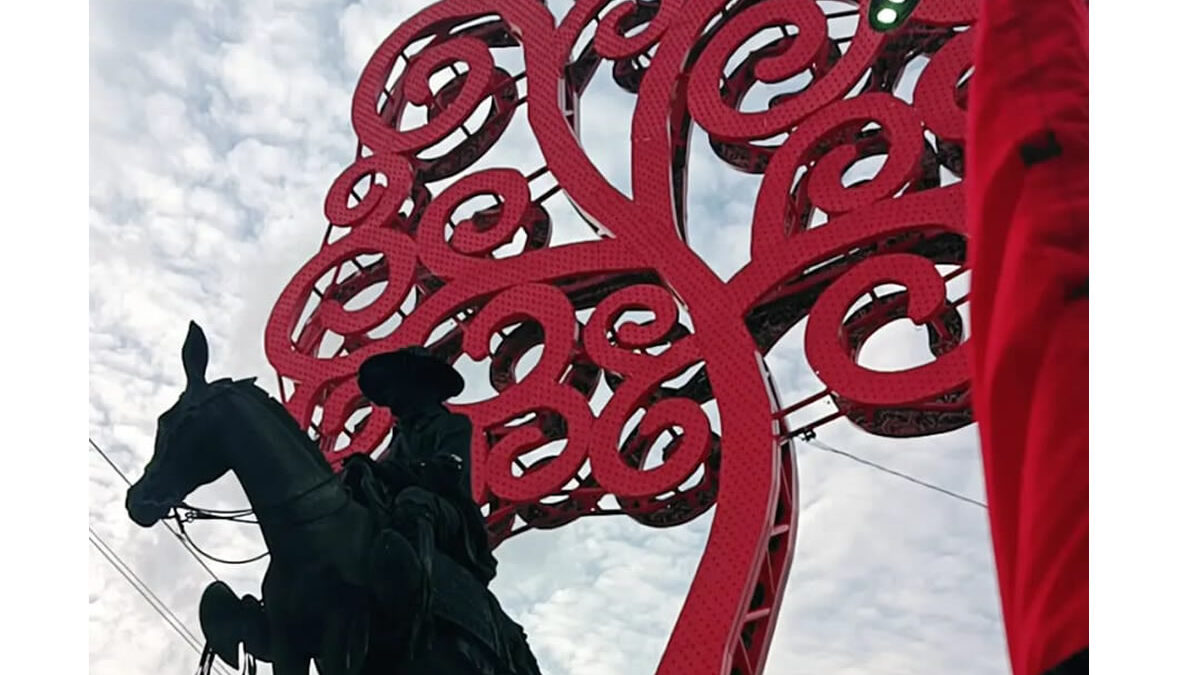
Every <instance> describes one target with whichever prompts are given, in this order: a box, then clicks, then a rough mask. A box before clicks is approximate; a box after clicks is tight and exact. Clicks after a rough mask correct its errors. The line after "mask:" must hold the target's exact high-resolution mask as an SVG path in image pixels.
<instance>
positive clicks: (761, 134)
mask: <svg viewBox="0 0 1200 675" xmlns="http://www.w3.org/2000/svg"><path fill="white" fill-rule="evenodd" d="M864 12H865V3H864V6H863V7H858V6H856V5H854V4H849V3H837V2H822V3H820V4H818V3H817V2H815V1H810V0H764V1H758V2H754V1H750V0H743V1H741V2H738V1H733V2H726V3H722V2H719V1H717V0H688V1H687V2H684V1H683V0H661V1H660V2H652V1H649V0H638V1H636V2H630V1H628V0H625V1H612V0H580V1H578V2H576V3H575V5H574V7H573V8H572V9H571V10H570V11H569V12H568V13H567V15H566V16H565V18H563V19H562V21H561V22H556V20H555V18H554V17H553V16H552V14H551V13H550V11H549V10H548V9H547V8H546V7H544V6H543V5H541V4H539V3H537V2H534V1H532V0H490V1H486V0H443V1H442V2H439V3H437V4H434V5H433V6H431V7H429V8H427V9H425V10H423V11H421V12H420V13H418V14H417V15H415V16H413V17H412V18H411V19H409V20H408V21H405V22H404V23H403V24H402V25H400V26H399V27H398V28H397V29H396V30H395V31H394V32H393V33H392V34H391V35H389V36H388V37H387V39H386V40H384V42H383V44H382V45H380V46H379V48H378V49H377V50H376V52H375V53H374V55H373V56H372V57H371V59H370V62H369V63H368V64H367V66H366V68H365V69H364V71H363V74H362V76H361V79H360V80H359V83H358V86H357V88H356V90H355V92H354V99H353V113H352V115H353V116H352V119H353V127H354V131H355V133H356V135H357V137H358V140H359V148H358V152H357V158H356V159H355V161H354V162H353V163H352V164H351V165H350V166H349V167H347V168H346V169H345V171H344V172H343V173H342V174H341V175H340V176H339V177H337V179H336V180H335V181H334V182H333V185H332V187H331V188H330V191H329V193H328V198H327V200H326V204H325V217H326V219H327V220H328V223H329V226H328V229H327V232H326V236H325V240H324V242H323V244H322V246H321V248H320V250H319V251H318V253H317V254H316V255H315V256H314V257H313V258H312V259H311V260H310V261H309V262H308V263H306V264H305V265H304V266H303V267H302V268H301V270H300V271H299V272H298V273H297V274H296V275H295V277H294V278H293V279H292V281H291V282H290V283H289V284H288V286H287V287H286V289H285V290H284V291H283V293H282V295H281V297H280V299H279V301H278V303H277V304H276V306H275V308H274V310H273V311H272V314H271V317H270V320H269V323H268V326H267V334H266V347H267V354H268V358H269V359H270V362H271V363H272V365H273V366H274V367H275V368H276V370H277V371H278V373H279V376H280V384H281V389H282V392H283V396H284V399H285V402H286V405H287V407H288V409H289V410H290V411H291V413H292V414H293V415H294V416H295V418H296V419H297V420H299V421H300V423H301V425H302V426H304V427H306V428H309V429H310V431H311V432H312V434H313V435H314V436H315V437H316V438H317V439H318V441H319V443H320V446H321V448H322V450H323V451H324V453H325V455H326V456H327V457H328V458H329V461H330V462H331V463H332V464H334V465H335V466H337V465H338V464H339V463H340V462H341V461H342V460H343V459H344V458H345V457H347V456H348V455H349V454H351V453H360V452H373V451H375V450H377V449H378V448H380V447H381V446H382V444H383V443H384V442H385V441H386V436H387V434H388V433H389V429H390V422H391V420H390V418H389V415H388V412H387V411H386V410H381V409H375V408H372V407H371V406H370V405H369V404H368V403H367V402H366V401H365V399H364V398H363V397H362V395H361V393H360V392H359V390H358V388H357V385H356V383H355V378H354V373H355V371H356V369H357V367H358V365H359V364H360V363H362V361H363V360H364V359H365V358H367V357H368V356H370V355H372V354H376V353H379V352H382V351H388V350H392V349H395V348H398V347H400V346H404V345H411V344H425V345H428V346H430V347H431V348H433V349H434V351H435V352H437V353H439V354H441V355H442V356H444V357H445V358H447V359H449V360H450V361H451V362H458V363H462V360H463V359H470V360H472V361H475V362H480V361H482V362H485V363H486V365H487V368H488V372H489V377H488V378H487V379H488V380H489V381H488V382H487V383H475V384H476V385H478V386H484V385H485V384H487V385H490V387H491V390H492V394H491V395H490V396H488V397H485V398H484V399H483V400H479V401H476V402H472V403H468V404H462V405H456V406H454V407H455V408H456V410H457V411H459V412H462V413H464V414H467V415H469V416H470V417H471V419H472V420H473V422H474V425H475V429H476V436H475V439H474V445H473V448H472V453H473V455H472V461H473V466H474V467H475V470H474V472H473V479H474V485H473V489H474V492H475V496H476V498H477V500H478V501H479V503H480V504H481V505H482V506H483V507H484V508H485V509H486V513H487V519H488V524H489V529H490V532H491V535H492V539H493V544H494V545H497V544H499V543H500V542H501V541H503V540H504V539H505V538H507V537H510V536H512V535H514V534H517V533H519V532H521V531H524V530H526V529H529V528H553V527H559V526H562V525H565V524H567V523H569V522H571V521H572V520H574V519H576V518H579V517H583V516H587V515H593V514H599V513H607V512H614V511H616V512H621V513H624V514H626V515H628V516H629V517H631V518H634V519H635V520H637V521H638V522H640V523H643V524H645V525H648V526H654V527H669V526H673V525H678V524H680V523H685V522H687V521H689V520H691V519H694V518H696V517H697V516H699V515H700V514H702V513H704V512H705V511H706V510H708V509H709V508H711V507H712V506H713V505H714V504H715V503H717V502H718V501H719V502H720V503H721V508H720V509H718V510H717V512H716V514H715V517H714V519H713V524H712V531H711V534H710V536H709V541H708V546H707V548H706V550H705V552H704V555H703V557H702V559H701V561H700V565H699V568H698V571H697V574H696V578H695V580H694V581H693V584H692V587H691V590H690V592H689V594H688V597H687V600H686V601H685V603H684V606H683V609H682V612H681V614H680V617H679V620H678V623H677V625H676V627H675V629H674V632H673V633H672V635H671V638H670V640H669V642H668V645H667V649H666V652H665V653H664V655H663V657H662V659H661V661H660V664H659V667H658V671H657V672H658V673H660V674H671V675H674V674H682V673H689V674H691V673H739V674H740V675H750V674H751V673H760V672H762V669H763V667H764V663H765V659H766V652H767V647H768V644H769V642H770V638H771V633H772V631H773V627H774V622H775V618H776V616H777V612H778V609H779V604H780V601H781V599H782V595H783V584H784V582H785V580H786V577H787V571H788V567H789V565H790V561H791V553H792V550H793V544H794V541H793V531H794V526H795V519H796V512H795V494H794V490H795V469H794V465H793V461H792V456H791V451H790V447H789V443H790V441H789V439H790V438H792V437H794V436H795V435H797V434H808V433H811V431H812V430H813V429H814V428H815V427H816V426H818V425H819V424H822V423H825V422H828V421H830V420H831V419H834V418H837V417H842V416H844V417H846V418H847V419H849V420H850V421H851V422H853V423H854V424H856V425H858V426H860V427H861V428H863V429H865V430H867V431H869V432H871V433H875V434H879V435H885V436H894V437H899V436H919V435H928V434H935V433H940V432H944V431H948V430H951V429H954V428H958V427H961V426H963V425H965V424H968V423H970V421H971V416H970V411H969V407H968V406H969V396H968V387H967V385H968V382H967V364H966V360H965V352H964V337H963V320H962V316H961V314H960V312H959V309H960V304H961V299H959V300H954V301H951V300H950V299H948V297H947V286H946V283H947V281H946V278H944V277H943V276H942V273H941V272H939V268H940V269H943V270H944V269H946V268H947V266H949V267H950V268H951V269H954V270H955V271H954V272H951V273H950V274H952V275H954V274H958V273H959V272H961V271H962V265H963V263H964V260H965V238H964V222H963V210H964V205H963V196H962V192H961V188H960V186H959V185H957V182H958V180H959V178H960V177H961V173H962V165H963V154H962V147H963V139H964V135H965V121H964V120H965V118H964V106H965V102H966V96H965V91H966V90H965V83H966V79H967V78H966V76H967V75H968V74H969V66H970V62H969V60H970V54H971V39H972V34H971V30H970V28H969V27H970V25H971V24H972V22H973V21H974V18H975V3H974V2H967V1H959V2H953V1H949V0H924V2H922V3H921V4H920V6H919V7H918V8H917V10H916V11H915V13H914V14H913V15H912V16H911V17H910V18H909V19H908V21H907V23H906V24H905V26H904V27H902V28H901V29H899V30H896V31H894V32H890V33H887V34H886V35H884V34H881V33H877V32H874V31H872V30H871V29H870V28H869V27H868V22H867V21H866V18H865V14H864ZM763 34H767V35H769V36H773V37H772V38H771V39H769V40H767V41H765V42H764V41H763V40H762V39H761V38H760V36H761V35H763ZM752 39H753V40H757V42H756V43H755V44H761V46H758V47H756V48H754V49H750V50H741V51H739V47H741V46H743V45H746V44H747V43H749V42H750V41H751V40H752ZM505 50H519V52H520V53H521V56H522V57H523V63H524V64H525V68H526V69H525V71H524V72H509V70H506V69H505V68H504V67H502V66H501V65H499V64H498V63H499V62H498V59H497V57H496V55H497V54H501V53H503V52H504V51H505ZM747 51H748V53H746V54H745V55H744V56H739V54H742V53H744V52H747ZM734 57H738V60H737V61H736V62H735V61H733V59H734ZM605 62H610V63H611V65H609V66H607V67H608V69H609V72H610V73H611V77H612V78H613V80H614V81H615V82H616V84H617V85H618V86H619V87H620V88H622V89H624V90H625V91H627V92H628V93H629V94H630V95H631V96H635V97H636V104H635V108H634V113H633V122H632V139H631V140H632V143H631V147H632V157H630V162H631V164H630V166H631V168H632V171H631V174H632V191H631V195H629V196H627V195H626V194H624V193H622V192H621V191H620V190H618V189H617V188H615V187H614V186H613V185H612V184H610V183H609V181H607V180H606V179H605V178H604V176H603V175H602V174H601V172H600V171H599V170H598V169H597V167H596V166H595V164H594V163H593V162H592V161H591V160H590V159H589V158H588V157H587V155H586V154H585V153H584V151H583V148H582V146H581V144H580V141H579V134H580V126H579V119H580V115H581V114H585V113H586V111H585V110H581V109H580V108H581V101H582V95H583V93H584V91H585V90H586V89H587V88H588V86H589V84H590V83H592V82H593V80H594V78H595V77H596V75H598V74H599V73H600V72H601V67H602V66H603V65H605ZM921 64H923V65H924V69H923V71H922V72H921V75H920V77H919V79H918V81H917V84H916V87H915V90H914V92H913V94H912V96H911V99H912V100H911V102H907V101H905V100H902V99H901V98H899V97H897V96H896V95H895V94H896V88H897V85H898V83H899V82H900V80H901V79H902V75H903V74H904V73H905V71H906V69H908V68H914V67H917V66H919V65H921ZM792 81H796V82H799V84H797V85H796V87H794V90H791V91H785V92H783V93H780V94H778V95H776V96H775V97H774V98H772V99H771V100H770V104H769V106H767V107H766V108H765V109H763V110H760V111H748V110H746V109H745V107H746V106H744V101H745V99H746V98H747V96H748V94H749V93H750V92H751V90H752V89H753V88H754V87H756V86H764V85H771V84H779V83H787V82H792ZM434 82H440V83H441V84H440V85H438V86H435V85H434V84H433V83H434ZM521 107H524V111H523V112H524V116H523V118H525V119H527V120H528V124H529V127H530V128H531V130H532V133H533V135H534V137H535V138H536V140H537V146H538V147H537V148H536V149H531V150H536V151H538V152H540V154H541V156H542V158H543V160H544V162H545V166H544V167H543V168H542V169H540V170H538V171H534V172H531V173H522V172H520V171H517V170H515V169H505V168H489V169H482V170H472V166H473V165H475V164H476V163H477V161H478V160H480V158H482V157H483V156H485V155H486V154H487V153H488V151H489V150H490V149H491V148H492V147H493V146H494V145H495V144H496V143H497V141H498V140H499V139H501V138H502V137H503V135H504V134H505V133H506V132H508V131H509V129H510V128H511V127H512V125H513V124H515V123H516V120H519V119H522V117H520V116H518V115H517V113H518V112H519V109H520V108H521ZM414 113H415V114H416V116H417V117H418V118H419V119H420V123H418V124H416V125H415V126H414V125H412V124H411V123H410V122H409V121H408V120H410V119H411V118H412V117H413V115H414ZM693 125H696V126H699V127H700V128H702V129H703V130H704V131H705V132H706V133H707V134H708V136H709V139H710V146H711V150H712V152H714V153H715V155H716V156H717V157H719V158H720V159H721V160H722V161H723V162H725V163H726V164H728V165H729V166H731V167H733V168H734V169H736V170H739V171H742V172H746V173H749V174H756V175H761V176H762V181H761V186H760V188H759V192H758V195H757V200H756V205H755V210H754V213H753V221H752V223H751V233H752V243H751V260H750V262H749V263H748V264H747V265H746V266H745V267H744V268H743V269H742V270H740V271H739V272H738V273H737V274H736V275H735V276H734V277H733V278H731V279H730V280H729V281H728V282H724V281H722V280H721V279H720V278H718V277H717V276H716V275H715V274H714V273H713V272H712V271H710V269H709V268H708V267H707V266H706V265H705V263H704V262H703V261H702V260H700V259H699V258H698V257H697V255H696V254H695V253H694V252H693V250H692V249H690V248H689V247H688V245H687V243H686V241H687V232H688V226H687V220H686V210H685V208H684V202H685V187H686V184H687V179H686V172H687V160H688V147H689V138H690V132H691V130H692V129H693ZM867 157H885V158H886V159H885V160H884V161H883V164H882V166H881V167H880V169H879V171H878V173H877V174H876V175H875V176H874V177H872V178H870V179H868V180H865V181H860V182H859V183H857V184H851V185H845V184H844V183H843V175H844V174H845V173H846V170H847V168H848V167H850V166H851V165H852V164H854V163H855V162H857V161H859V160H861V159H863V158H867ZM535 185H536V186H550V187H548V188H546V187H543V188H541V189H535V188H534V186H535ZM559 191H561V195H559V194H558V193H559ZM556 195H557V196H558V197H559V198H562V197H565V198H566V199H567V200H569V203H570V204H571V206H573V207H574V208H575V209H576V210H577V211H578V213H579V214H581V215H582V216H583V217H584V218H585V219H586V220H587V221H588V222H589V223H590V224H591V225H592V226H593V228H594V229H595V231H596V232H597V236H596V237H595V238H594V239H592V240H589V241H577V242H574V243H567V244H558V243H556V241H555V240H554V238H553V236H552V235H553V222H552V218H551V216H550V210H548V209H547V207H546V202H547V200H548V199H550V198H552V197H554V196H556ZM479 197H486V198H488V200H489V204H490V205H488V206H485V207H482V208H479V209H476V210H475V212H474V213H467V214H465V215H464V214H462V211H463V209H462V208H460V207H462V206H463V205H464V204H466V203H468V202H471V203H476V202H478V201H479V200H478V199H476V198H479ZM883 285H899V286H901V287H903V290H902V291H899V292H892V293H884V294H881V295H880V294H876V292H875V289H876V288H877V287H879V286H883ZM364 298H366V299H367V301H365V302H363V299H364ZM863 299H866V302H865V303H864V302H863V301H862V300H863ZM358 304H365V306H362V307H355V305H358ZM639 317H640V318H642V319H643V320H641V321H636V320H631V318H635V319H636V318H639ZM903 317H908V318H910V319H912V320H913V321H914V322H916V323H917V324H920V325H923V326H924V327H925V329H926V330H927V332H928V339H929V347H930V350H931V353H932V355H933V356H934V357H936V358H934V360H933V361H932V362H930V363H926V364H924V365H921V366H918V367H915V368H911V369H909V370H905V371H899V372H877V371H873V370H870V369H867V368H865V367H863V366H862V365H860V364H859V363H858V362H857V359H858V355H859V350H860V349H861V347H862V346H863V344H864V342H865V341H866V340H867V339H868V338H869V337H870V336H871V335H872V334H873V333H875V332H876V331H878V330H879V329H880V328H882V327H883V326H884V325H886V324H888V323H889V322H891V321H893V320H896V319H898V318H903ZM804 319H807V325H806V326H805V328H804V340H805V349H806V352H807V357H808V360H809V362H810V364H811V365H812V367H813V369H814V371H816V372H817V374H818V377H819V378H820V379H821V380H822V381H823V382H824V384H826V385H827V387H828V389H827V391H826V392H823V393H822V396H827V397H828V398H827V399H826V400H831V401H833V402H834V403H835V405H836V411H837V412H835V413H834V414H833V415H828V416H826V417H825V418H822V419H819V420H814V421H810V422H808V423H806V424H804V425H800V426H798V427H797V428H794V429H793V428H789V422H788V420H789V419H790V417H789V416H791V415H793V414H794V413H795V412H796V410H797V409H799V408H802V407H806V406H808V405H811V404H813V403H815V402H816V400H817V399H816V398H813V397H810V398H809V399H806V400H805V401H801V402H799V403H789V402H787V401H782V400H779V397H778V395H777V393H776V388H775V385H774V383H773V382H772V380H771V376H770V373H769V372H768V370H767V368H766V365H765V363H764V360H763V356H764V355H765V354H767V353H768V352H769V351H770V350H771V349H772V347H773V346H774V345H775V344H776V343H777V342H778V341H779V340H780V338H781V337H783V336H784V334H785V333H787V332H788V331H790V330H791V329H793V328H794V327H795V326H796V325H797V324H798V323H799V322H800V321H802V320H804ZM533 350H540V355H538V356H537V358H536V365H534V366H533V367H532V369H531V370H529V372H527V373H523V372H521V370H522V369H521V368H518V365H517V364H518V363H523V362H527V361H528V360H529V358H525V357H531V352H532V351H533ZM610 495H611V498H610V499H609V500H604V501H605V502H606V503H608V502H611V501H615V506H607V505H606V504H602V500H603V499H604V498H605V497H606V496H610ZM612 498H615V500H614V499H612Z"/></svg>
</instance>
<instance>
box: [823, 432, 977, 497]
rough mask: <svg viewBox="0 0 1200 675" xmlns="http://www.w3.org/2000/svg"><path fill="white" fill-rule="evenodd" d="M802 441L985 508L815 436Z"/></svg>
mask: <svg viewBox="0 0 1200 675" xmlns="http://www.w3.org/2000/svg"><path fill="white" fill-rule="evenodd" d="M804 442H805V443H808V444H809V445H811V446H813V447H814V448H816V449H818V450H824V451H825V452H831V453H833V454H835V455H841V456H842V457H846V458H849V459H852V460H854V461H856V462H858V463H860V464H866V465H867V466H869V467H871V468H873V469H878V470H880V471H883V472H884V473H890V474H891V475H893V476H896V477H897V478H903V479H904V480H906V481H908V482H910V483H915V484H917V485H920V486H921V487H923V488H928V489H930V490H933V491H935V492H940V493H942V494H944V495H946V496H947V497H953V498H955V499H957V500H959V501H963V502H966V503H968V504H974V505H975V506H978V507H980V508H982V509H986V508H987V504H985V503H984V502H981V501H979V500H977V499H971V498H970V497H967V496H965V495H960V494H959V493H957V492H954V491H953V490H947V489H946V488H944V487H939V486H937V485H934V484H933V483H926V482H925V481H923V480H921V479H920V478H914V477H912V476H910V475H908V474H906V473H902V472H900V471H896V470H895V469H889V468H888V467H886V466H883V465H882V464H876V463H875V462H872V461H870V460H867V459H863V458H862V457H858V456H856V455H852V454H850V453H848V452H846V451H845V450H838V449H837V448H835V447H833V446H831V445H828V444H827V443H824V442H822V441H818V440H816V439H815V438H814V439H811V440H805V441H804Z"/></svg>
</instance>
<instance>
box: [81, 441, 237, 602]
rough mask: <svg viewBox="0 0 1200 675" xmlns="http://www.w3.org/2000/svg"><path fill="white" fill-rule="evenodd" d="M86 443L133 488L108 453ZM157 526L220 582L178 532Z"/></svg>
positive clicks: (94, 442) (162, 522)
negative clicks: (169, 534)
mask: <svg viewBox="0 0 1200 675" xmlns="http://www.w3.org/2000/svg"><path fill="white" fill-rule="evenodd" d="M88 443H90V444H91V445H92V447H93V448H95V450H96V452H98V453H100V456H101V457H103V458H104V461H106V462H108V465H109V466H111V467H112V469H113V471H116V472H117V475H118V476H120V477H121V480H123V481H125V485H128V486H130V487H132V486H133V483H131V482H129V478H127V477H126V476H125V472H124V471H121V469H120V467H118V466H117V465H116V464H115V463H114V462H113V461H112V459H110V458H109V456H108V453H106V452H104V449H103V448H101V447H100V446H99V445H97V444H96V441H93V440H92V439H91V437H90V436H89V437H88ZM158 524H159V525H162V526H163V527H164V528H166V530H167V532H170V533H171V536H173V537H175V540H176V541H178V542H179V545H180V546H182V547H183V548H184V549H186V550H187V552H188V553H189V554H190V555H191V556H192V557H193V558H195V559H196V562H198V563H200V566H201V567H203V568H204V571H205V572H208V576H210V577H212V580H213V581H220V580H221V578H220V577H218V576H217V573H216V572H214V571H212V568H211V567H209V566H208V563H206V562H204V559H203V558H201V557H200V556H199V555H197V554H196V551H195V550H194V549H193V548H192V545H191V544H189V543H188V540H187V538H185V537H184V536H183V535H182V534H180V533H179V532H176V531H175V530H173V529H171V526H170V525H168V524H167V523H166V521H165V520H160V521H158Z"/></svg>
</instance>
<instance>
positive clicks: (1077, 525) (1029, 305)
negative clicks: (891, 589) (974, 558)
mask: <svg viewBox="0 0 1200 675" xmlns="http://www.w3.org/2000/svg"><path fill="white" fill-rule="evenodd" d="M981 6H982V16H981V18H980V22H979V24H978V25H977V26H976V27H975V28H974V30H975V31H976V36H975V44H976V56H975V73H974V75H973V76H972V79H971V82H970V85H969V87H970V89H969V101H970V103H969V105H968V139H967V153H966V157H967V171H966V188H967V213H968V223H969V227H970V251H971V253H970V256H971V260H970V265H971V268H972V272H971V274H972V279H971V283H972V289H971V321H972V330H973V337H972V342H973V343H974V345H975V347H974V352H973V356H972V368H973V370H974V373H973V378H974V380H973V394H972V396H973V398H974V401H975V414H976V419H977V420H978V422H979V431H980V435H981V439H982V446H983V464H984V472H985V477H986V482H987V493H988V501H989V506H990V518H991V526H992V539H993V545H994V547H995V556H996V571H997V577H998V580H999V586H1000V596H1001V604H1002V609H1003V612H1004V622H1005V628H1006V631H1007V634H1008V642H1009V654H1010V657H1011V659H1012V667H1013V672H1014V673H1015V675H1039V674H1040V673H1043V672H1045V671H1046V670H1048V669H1050V668H1051V667H1053V666H1054V665H1056V664H1057V663H1059V662H1061V661H1062V660H1064V659H1066V658H1067V657H1068V656H1070V655H1071V654H1073V653H1074V652H1076V651H1079V650H1080V649H1082V648H1084V647H1086V646H1087V645H1088V399H1087V396H1088V300H1087V281H1088V16H1087V6H1086V5H1085V3H1084V2H1083V0H982V2H981ZM1047 132H1051V133H1052V134H1053V136H1054V138H1055V140H1056V141H1057V145H1058V147H1059V148H1060V152H1059V153H1058V154H1057V155H1055V156H1052V157H1050V158H1048V159H1042V161H1033V162H1029V161H1027V160H1025V159H1023V156H1022V150H1023V149H1027V148H1041V149H1045V148H1046V147H1047V143H1046V138H1047Z"/></svg>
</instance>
